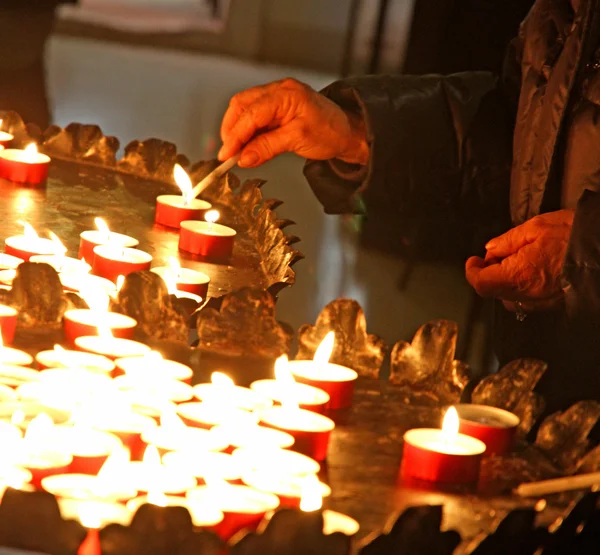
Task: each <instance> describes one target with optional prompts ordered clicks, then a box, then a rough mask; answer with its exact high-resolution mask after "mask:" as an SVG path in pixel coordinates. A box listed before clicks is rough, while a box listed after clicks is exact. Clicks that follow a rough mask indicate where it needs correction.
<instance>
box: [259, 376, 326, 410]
mask: <svg viewBox="0 0 600 555" xmlns="http://www.w3.org/2000/svg"><path fill="white" fill-rule="evenodd" d="M250 389H252V390H253V391H256V392H257V393H260V394H261V395H263V396H264V397H268V398H269V399H272V400H273V401H277V402H278V403H281V402H285V401H286V400H287V399H289V398H290V396H291V397H292V398H293V399H294V401H296V402H297V403H298V404H299V405H305V406H308V405H324V404H326V403H328V402H329V395H328V394H327V393H326V392H325V391H323V390H322V389H319V388H318V387H313V386H311V385H306V384H302V383H290V384H288V383H281V382H280V381H278V380H258V381H255V382H254V383H252V384H250Z"/></svg>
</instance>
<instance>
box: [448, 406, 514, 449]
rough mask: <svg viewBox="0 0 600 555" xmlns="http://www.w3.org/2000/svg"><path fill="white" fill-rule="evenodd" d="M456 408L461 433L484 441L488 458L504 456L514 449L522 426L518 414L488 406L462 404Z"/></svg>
mask: <svg viewBox="0 0 600 555" xmlns="http://www.w3.org/2000/svg"><path fill="white" fill-rule="evenodd" d="M455 408H456V412H458V418H459V421H460V424H459V428H458V429H459V432H460V433H461V434H465V435H468V436H471V437H475V438H477V439H479V440H481V441H483V443H485V445H486V448H487V449H486V452H485V454H486V456H491V455H504V454H506V453H508V452H510V451H511V450H512V449H513V447H514V445H515V439H516V436H517V428H518V427H519V424H520V419H519V417H518V416H517V415H516V414H513V413H512V412H508V411H506V410H502V409H499V408H496V407H489V406H487V405H470V404H460V405H455Z"/></svg>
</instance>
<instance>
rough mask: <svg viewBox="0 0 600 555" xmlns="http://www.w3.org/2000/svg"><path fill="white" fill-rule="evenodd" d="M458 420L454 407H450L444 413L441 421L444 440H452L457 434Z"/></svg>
mask: <svg viewBox="0 0 600 555" xmlns="http://www.w3.org/2000/svg"><path fill="white" fill-rule="evenodd" d="M459 425H460V422H459V419H458V413H457V412H456V409H455V408H454V407H450V408H449V409H448V410H447V411H446V414H445V415H444V420H443V422H442V434H443V436H444V438H445V439H446V440H452V439H454V438H456V436H457V435H458V428H459Z"/></svg>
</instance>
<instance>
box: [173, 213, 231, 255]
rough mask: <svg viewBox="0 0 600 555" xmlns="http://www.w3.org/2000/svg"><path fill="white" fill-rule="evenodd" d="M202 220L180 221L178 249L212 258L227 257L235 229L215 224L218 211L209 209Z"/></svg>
mask: <svg viewBox="0 0 600 555" xmlns="http://www.w3.org/2000/svg"><path fill="white" fill-rule="evenodd" d="M204 219H205V220H206V221H204V222H197V221H185V222H181V231H180V232H179V249H180V250H182V251H186V252H190V253H192V254H199V255H202V256H206V257H207V258H213V259H219V260H220V259H226V258H229V257H230V256H231V254H232V252H233V244H234V242H235V236H236V231H235V230H234V229H232V228H230V227H227V226H224V225H220V224H217V223H216V221H217V220H218V219H219V212H217V211H216V210H209V211H208V212H207V213H206V214H205V216H204Z"/></svg>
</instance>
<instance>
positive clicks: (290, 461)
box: [232, 448, 321, 476]
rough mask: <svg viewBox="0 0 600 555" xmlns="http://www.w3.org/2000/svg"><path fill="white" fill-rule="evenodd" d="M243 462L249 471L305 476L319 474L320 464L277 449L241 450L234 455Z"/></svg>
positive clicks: (302, 456) (237, 450) (305, 457)
mask: <svg viewBox="0 0 600 555" xmlns="http://www.w3.org/2000/svg"><path fill="white" fill-rule="evenodd" d="M232 456H233V457H234V458H236V459H239V460H240V461H242V462H243V464H244V465H245V466H246V468H247V469H248V470H264V471H270V472H273V473H276V474H282V473H283V474H286V475H290V476H293V475H295V476H305V475H307V474H317V473H318V472H319V470H320V469H321V466H320V465H319V463H318V462H317V461H315V460H313V459H311V458H310V457H307V456H306V455H302V454H301V453H296V452H295V451H287V450H285V449H275V448H271V449H269V448H240V449H236V450H235V451H234V452H233V455H232Z"/></svg>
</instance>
